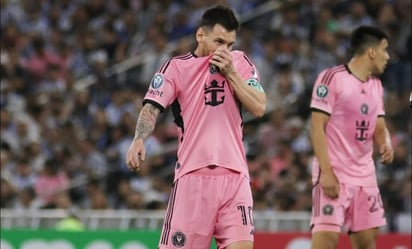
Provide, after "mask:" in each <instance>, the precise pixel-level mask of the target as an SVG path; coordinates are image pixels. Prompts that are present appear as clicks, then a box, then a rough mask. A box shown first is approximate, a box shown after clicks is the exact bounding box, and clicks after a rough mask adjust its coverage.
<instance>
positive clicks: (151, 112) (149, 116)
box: [133, 104, 160, 140]
mask: <svg viewBox="0 0 412 249" xmlns="http://www.w3.org/2000/svg"><path fill="white" fill-rule="evenodd" d="M159 112H160V111H159V109H158V108H156V107H154V106H153V105H151V104H146V105H145V106H143V108H142V110H141V111H140V114H139V118H138V120H137V123H136V130H135V133H134V138H133V140H136V139H140V138H142V139H143V140H145V139H146V138H147V137H148V136H149V135H150V133H152V132H153V130H154V127H155V125H156V118H157V116H158V115H159Z"/></svg>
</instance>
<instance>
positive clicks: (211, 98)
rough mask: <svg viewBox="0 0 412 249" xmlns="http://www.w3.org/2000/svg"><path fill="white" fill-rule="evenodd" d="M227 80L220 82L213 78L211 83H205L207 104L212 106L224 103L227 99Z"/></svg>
mask: <svg viewBox="0 0 412 249" xmlns="http://www.w3.org/2000/svg"><path fill="white" fill-rule="evenodd" d="M224 87H225V81H224V80H223V81H222V82H221V83H220V84H219V82H217V81H216V80H213V81H212V82H211V83H210V85H209V86H208V85H205V88H204V90H205V104H206V105H211V106H217V105H220V104H223V102H224V101H225V95H224V94H223V93H224V92H225V89H224Z"/></svg>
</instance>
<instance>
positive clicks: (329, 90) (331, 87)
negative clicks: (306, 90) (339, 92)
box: [310, 69, 336, 114]
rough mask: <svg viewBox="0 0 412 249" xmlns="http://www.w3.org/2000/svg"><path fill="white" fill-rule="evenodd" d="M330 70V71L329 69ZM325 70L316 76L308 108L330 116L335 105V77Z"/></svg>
mask: <svg viewBox="0 0 412 249" xmlns="http://www.w3.org/2000/svg"><path fill="white" fill-rule="evenodd" d="M329 70H330V69H329ZM329 70H325V71H323V72H321V73H320V74H319V75H318V78H317V79H316V81H315V84H314V86H313V91H312V99H311V103H310V108H311V109H315V110H318V111H322V112H324V113H327V114H331V113H332V110H333V106H334V104H335V100H336V98H335V87H336V84H335V82H336V77H334V76H333V75H332V76H330V75H329Z"/></svg>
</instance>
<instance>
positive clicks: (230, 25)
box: [199, 5, 240, 31]
mask: <svg viewBox="0 0 412 249" xmlns="http://www.w3.org/2000/svg"><path fill="white" fill-rule="evenodd" d="M216 24H220V25H222V26H223V27H224V28H225V29H227V30H228V31H238V30H239V27H240V24H239V21H238V19H237V18H236V15H235V13H234V12H233V10H232V9H231V8H229V7H225V6H223V5H216V6H214V7H212V8H210V9H208V10H206V11H205V12H204V13H203V15H202V19H201V20H200V23H199V27H207V28H213V27H214V26H215V25H216Z"/></svg>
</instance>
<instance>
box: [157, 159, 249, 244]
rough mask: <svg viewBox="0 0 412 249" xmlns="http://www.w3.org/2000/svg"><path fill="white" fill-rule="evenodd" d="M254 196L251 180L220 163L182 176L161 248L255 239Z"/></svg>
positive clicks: (163, 233)
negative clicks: (217, 165)
mask: <svg viewBox="0 0 412 249" xmlns="http://www.w3.org/2000/svg"><path fill="white" fill-rule="evenodd" d="M252 211H253V199H252V193H251V190H250V186H249V181H248V180H247V179H246V177H245V176H243V175H242V174H240V173H239V172H234V171H231V170H227V169H224V168H221V167H218V168H215V169H209V168H202V169H200V170H198V171H196V172H193V173H190V174H186V175H184V176H182V177H180V178H179V179H178V180H177V181H176V182H175V184H174V186H173V189H172V194H171V198H170V201H169V206H168V208H167V211H166V215H165V217H166V218H165V223H164V225H163V230H162V235H161V238H160V242H159V248H160V249H166V248H191V249H209V248H210V243H211V239H212V237H213V236H214V237H215V239H216V243H217V245H218V248H225V247H226V246H227V245H229V244H231V243H234V242H236V241H253V229H254V226H253V222H252V217H253V216H252V215H253V214H252Z"/></svg>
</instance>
